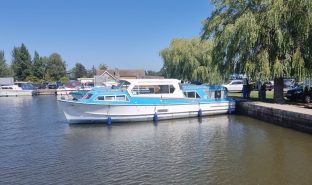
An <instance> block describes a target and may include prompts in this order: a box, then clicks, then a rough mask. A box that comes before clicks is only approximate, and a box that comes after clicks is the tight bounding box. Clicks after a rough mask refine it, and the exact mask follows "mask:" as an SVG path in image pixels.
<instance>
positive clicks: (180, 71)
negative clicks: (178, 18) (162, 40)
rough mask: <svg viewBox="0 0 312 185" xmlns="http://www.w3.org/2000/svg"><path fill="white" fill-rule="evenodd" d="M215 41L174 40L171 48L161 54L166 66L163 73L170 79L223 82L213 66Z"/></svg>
mask: <svg viewBox="0 0 312 185" xmlns="http://www.w3.org/2000/svg"><path fill="white" fill-rule="evenodd" d="M212 46H213V41H212V40H208V41H200V39H199V38H193V39H173V40H172V41H171V44H170V47H169V48H165V49H163V50H162V51H161V52H160V55H161V57H162V58H163V61H164V65H163V68H162V70H161V71H162V73H163V74H164V75H165V76H166V77H169V78H178V79H181V80H188V81H190V80H196V81H200V82H209V83H217V82H220V81H221V80H222V78H221V75H220V73H219V72H218V70H217V68H216V66H215V65H212V60H211V50H212Z"/></svg>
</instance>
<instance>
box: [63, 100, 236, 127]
mask: <svg viewBox="0 0 312 185" xmlns="http://www.w3.org/2000/svg"><path fill="white" fill-rule="evenodd" d="M59 103H60V104H61V106H62V108H63V110H64V114H65V116H66V119H67V120H68V121H69V122H70V123H96V122H98V123H110V122H133V121H151V120H154V121H157V120H166V119H176V118H188V117H197V116H206V115H215V114H225V113H231V112H233V111H234V110H235V103H234V102H229V101H228V102H211V103H201V104H174V105H172V104H170V105H129V104H125V105H105V104H84V103H78V102H77V103H76V102H65V101H62V100H60V101H59Z"/></svg>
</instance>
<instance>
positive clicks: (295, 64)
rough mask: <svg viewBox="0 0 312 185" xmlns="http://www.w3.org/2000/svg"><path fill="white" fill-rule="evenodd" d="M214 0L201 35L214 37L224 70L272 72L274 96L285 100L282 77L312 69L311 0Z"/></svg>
mask: <svg viewBox="0 0 312 185" xmlns="http://www.w3.org/2000/svg"><path fill="white" fill-rule="evenodd" d="M212 2H213V4H214V5H215V10H214V11H213V13H212V14H211V16H210V17H208V18H207V19H206V20H205V22H204V27H203V33H202V39H211V38H214V40H215V44H214V47H213V52H212V56H213V61H214V62H215V63H216V64H217V65H218V66H219V69H220V70H221V72H222V73H223V74H230V73H245V74H247V75H248V76H251V77H253V78H255V79H268V78H274V79H275V83H274V85H275V87H274V100H275V101H276V102H278V103H282V102H283V101H284V98H283V77H284V76H296V77H297V78H303V77H304V76H306V75H310V74H311V71H312V60H311V58H312V56H311V52H312V46H311V44H310V43H311V41H312V32H311V31H312V27H311V26H312V1H302V0H292V1H285V0H274V1H272V0H239V1H238V0H233V1H225V0H213V1H212Z"/></svg>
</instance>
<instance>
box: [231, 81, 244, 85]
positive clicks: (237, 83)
mask: <svg viewBox="0 0 312 185" xmlns="http://www.w3.org/2000/svg"><path fill="white" fill-rule="evenodd" d="M242 83H243V82H240V81H238V82H233V83H232V85H239V84H242Z"/></svg>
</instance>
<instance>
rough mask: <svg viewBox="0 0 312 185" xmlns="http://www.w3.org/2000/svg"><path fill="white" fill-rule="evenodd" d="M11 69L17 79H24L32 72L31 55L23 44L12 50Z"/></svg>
mask: <svg viewBox="0 0 312 185" xmlns="http://www.w3.org/2000/svg"><path fill="white" fill-rule="evenodd" d="M12 69H13V72H14V74H15V78H16V79H17V80H25V79H26V77H27V76H28V75H31V74H32V62H31V56H30V54H29V52H28V49H27V48H26V46H25V45H24V44H22V45H21V46H20V47H14V49H13V51H12Z"/></svg>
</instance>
